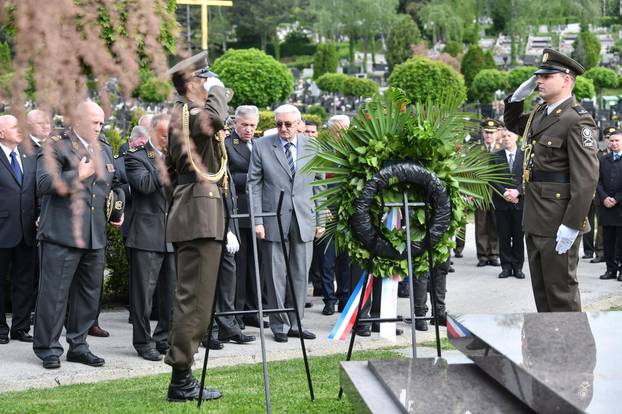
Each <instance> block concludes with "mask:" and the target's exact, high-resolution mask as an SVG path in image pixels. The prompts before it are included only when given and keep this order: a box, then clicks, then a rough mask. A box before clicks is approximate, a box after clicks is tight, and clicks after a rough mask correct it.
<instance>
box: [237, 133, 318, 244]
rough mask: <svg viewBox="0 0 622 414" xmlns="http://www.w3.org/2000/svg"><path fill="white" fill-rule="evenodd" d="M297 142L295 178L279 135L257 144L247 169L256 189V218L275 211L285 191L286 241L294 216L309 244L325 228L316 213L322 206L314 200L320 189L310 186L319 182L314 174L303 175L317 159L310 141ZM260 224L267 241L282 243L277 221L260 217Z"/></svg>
mask: <svg viewBox="0 0 622 414" xmlns="http://www.w3.org/2000/svg"><path fill="white" fill-rule="evenodd" d="M297 140H298V142H297V148H296V149H297V157H296V174H295V176H292V172H291V170H290V168H289V164H288V163H287V158H286V156H285V152H284V151H283V147H282V145H281V143H280V138H279V136H278V135H276V134H275V135H268V136H265V137H262V138H259V139H258V140H256V141H255V144H254V146H253V152H252V155H251V163H250V167H249V169H248V185H249V186H251V185H252V187H253V189H252V195H251V196H252V197H253V207H254V209H255V214H259V213H261V212H273V211H276V209H277V207H278V201H279V195H280V191H281V189H283V190H285V195H284V198H283V207H282V215H281V219H282V224H283V231H284V232H285V236H286V237H287V234H288V229H289V227H290V224H291V220H292V212H294V213H295V214H296V218H297V220H298V226H299V230H300V235H301V238H302V241H303V242H310V241H313V238H314V237H315V228H316V227H317V226H321V225H322V223H321V221H320V216H319V212H318V211H317V204H319V202H318V201H317V200H316V201H313V200H311V197H313V195H314V194H315V193H316V192H318V191H319V189H318V187H314V186H311V183H312V182H313V181H314V179H316V178H317V177H316V176H315V175H314V174H312V173H302V172H301V170H302V168H303V167H304V166H305V165H306V163H307V162H308V161H309V160H310V159H311V157H313V155H314V154H313V152H312V148H311V145H310V143H309V139H308V138H307V137H305V136H304V135H298V138H297ZM257 224H263V225H264V228H265V231H266V239H267V240H269V241H272V242H276V241H280V235H279V228H278V223H277V220H276V217H265V218H261V217H257Z"/></svg>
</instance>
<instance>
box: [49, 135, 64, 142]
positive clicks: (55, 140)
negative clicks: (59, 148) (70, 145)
mask: <svg viewBox="0 0 622 414" xmlns="http://www.w3.org/2000/svg"><path fill="white" fill-rule="evenodd" d="M50 139H51V140H52V141H54V142H58V141H60V140H61V139H62V138H61V137H60V135H54V136H53V137H51V138H50Z"/></svg>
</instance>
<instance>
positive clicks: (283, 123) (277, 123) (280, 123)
mask: <svg viewBox="0 0 622 414" xmlns="http://www.w3.org/2000/svg"><path fill="white" fill-rule="evenodd" d="M294 124H295V122H288V121H286V122H282V121H277V122H276V127H277V128H281V127H282V126H285V128H291V127H293V126H294Z"/></svg>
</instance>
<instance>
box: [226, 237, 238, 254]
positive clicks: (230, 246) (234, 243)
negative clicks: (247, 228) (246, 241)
mask: <svg viewBox="0 0 622 414" xmlns="http://www.w3.org/2000/svg"><path fill="white" fill-rule="evenodd" d="M238 250H240V243H238V238H237V237H235V234H233V233H231V232H229V233H227V253H229V254H236V253H237V252H238Z"/></svg>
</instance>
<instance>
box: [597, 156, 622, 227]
mask: <svg viewBox="0 0 622 414" xmlns="http://www.w3.org/2000/svg"><path fill="white" fill-rule="evenodd" d="M607 197H613V198H615V199H616V201H617V202H618V204H616V205H615V206H613V207H611V208H607V207H605V206H604V205H603V200H604V199H605V198H607ZM596 198H597V199H598V200H599V203H598V206H599V208H600V211H599V213H600V216H599V220H600V222H601V224H602V225H603V226H622V160H617V161H614V160H613V153H609V154H607V155H605V156H603V157H601V158H600V178H599V180H598V187H597V191H596Z"/></svg>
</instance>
